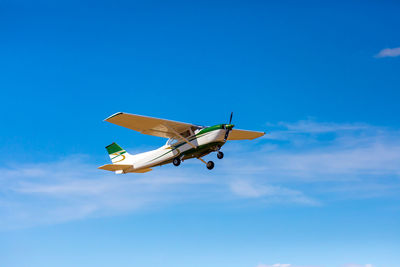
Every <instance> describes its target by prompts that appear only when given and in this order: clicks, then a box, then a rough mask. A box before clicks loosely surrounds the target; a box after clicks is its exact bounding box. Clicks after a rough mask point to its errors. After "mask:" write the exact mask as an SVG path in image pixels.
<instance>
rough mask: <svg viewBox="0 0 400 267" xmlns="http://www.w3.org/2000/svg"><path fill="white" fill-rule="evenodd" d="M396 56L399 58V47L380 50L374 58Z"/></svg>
mask: <svg viewBox="0 0 400 267" xmlns="http://www.w3.org/2000/svg"><path fill="white" fill-rule="evenodd" d="M398 56H400V47H395V48H386V49H382V50H381V51H379V53H378V54H377V55H376V56H375V57H378V58H382V57H398Z"/></svg>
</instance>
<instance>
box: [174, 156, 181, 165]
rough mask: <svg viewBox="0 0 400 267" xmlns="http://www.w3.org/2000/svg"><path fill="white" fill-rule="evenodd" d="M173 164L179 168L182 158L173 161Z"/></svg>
mask: <svg viewBox="0 0 400 267" xmlns="http://www.w3.org/2000/svg"><path fill="white" fill-rule="evenodd" d="M172 163H173V164H174V165H175V166H179V165H180V164H181V159H180V158H174V160H173V161H172Z"/></svg>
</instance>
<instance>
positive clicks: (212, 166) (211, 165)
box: [207, 160, 214, 170]
mask: <svg viewBox="0 0 400 267" xmlns="http://www.w3.org/2000/svg"><path fill="white" fill-rule="evenodd" d="M213 168H214V162H212V161H211V160H210V161H209V162H207V169H209V170H212V169H213Z"/></svg>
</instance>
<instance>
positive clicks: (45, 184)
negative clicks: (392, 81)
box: [0, 120, 400, 228]
mask: <svg viewBox="0 0 400 267" xmlns="http://www.w3.org/2000/svg"><path fill="white" fill-rule="evenodd" d="M269 128H270V132H272V134H270V135H269V136H267V137H266V138H265V139H262V140H259V141H253V142H237V143H235V142H231V143H229V144H228V145H226V147H224V151H225V154H226V157H225V158H224V159H223V160H221V161H216V168H215V169H214V170H213V171H211V172H210V171H208V170H206V169H205V168H204V166H201V164H202V163H200V162H199V161H195V160H192V161H187V162H184V164H183V165H182V166H181V167H180V168H175V167H173V166H172V167H161V168H156V169H155V170H154V171H153V172H150V173H146V174H127V175H115V174H113V173H107V172H104V171H101V170H97V169H96V165H95V164H92V163H88V162H89V158H88V157H85V156H71V157H68V158H65V159H60V160H58V161H54V162H46V163H44V162H43V163H35V164H21V163H18V164H15V165H13V164H12V163H10V164H8V165H7V166H5V167H2V168H0V173H1V176H0V217H1V218H2V220H1V221H0V228H5V227H9V226H11V225H12V226H30V225H36V224H47V223H57V222H64V221H69V220H76V219H82V218H86V217H95V216H108V215H113V214H121V213H127V212H133V211H135V210H139V209H144V208H146V209H148V208H154V207H160V206H162V205H169V204H172V203H176V202H188V201H193V202H196V201H197V202H199V203H203V202H204V201H208V202H218V201H221V198H222V199H224V200H226V199H231V200H233V201H236V200H238V201H241V200H242V199H246V202H256V201H261V203H269V204H296V205H309V206H316V205H317V206H318V205H323V203H324V199H326V198H329V196H331V197H334V198H338V197H339V198H340V197H342V198H346V197H357V198H368V197H369V198H371V197H393V198H396V197H397V196H398V195H399V193H400V186H399V183H398V178H399V175H400V164H398V163H399V162H400V132H399V131H398V130H396V129H388V128H383V127H377V126H370V125H367V124H361V123H354V124H352V123H318V122H315V121H313V120H305V121H299V122H296V123H285V122H282V123H278V124H276V125H269ZM199 170H200V171H199ZM321 195H323V196H324V197H323V198H322V199H321V198H320V196H321ZM316 196H319V197H316Z"/></svg>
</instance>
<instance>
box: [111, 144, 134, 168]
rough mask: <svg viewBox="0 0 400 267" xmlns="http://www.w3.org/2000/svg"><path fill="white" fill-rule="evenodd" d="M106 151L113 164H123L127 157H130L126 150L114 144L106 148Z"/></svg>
mask: <svg viewBox="0 0 400 267" xmlns="http://www.w3.org/2000/svg"><path fill="white" fill-rule="evenodd" d="M106 149H107V151H108V155H109V156H110V159H111V162H112V163H113V164H115V163H122V161H124V160H125V159H126V158H127V156H129V153H128V152H126V151H125V149H123V148H122V147H120V146H119V145H117V143H112V144H111V145H108V146H106Z"/></svg>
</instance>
